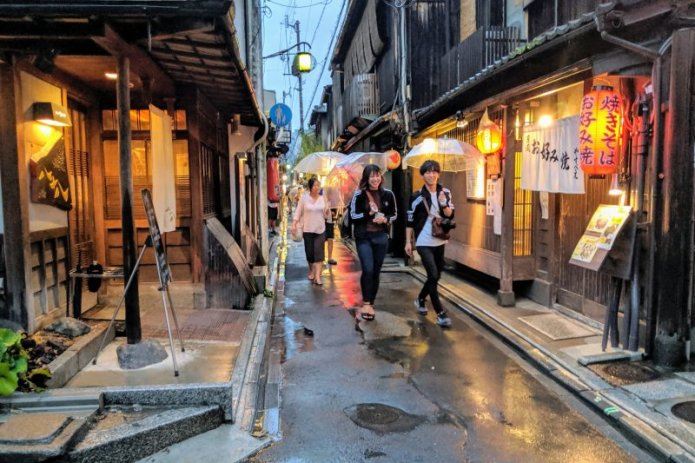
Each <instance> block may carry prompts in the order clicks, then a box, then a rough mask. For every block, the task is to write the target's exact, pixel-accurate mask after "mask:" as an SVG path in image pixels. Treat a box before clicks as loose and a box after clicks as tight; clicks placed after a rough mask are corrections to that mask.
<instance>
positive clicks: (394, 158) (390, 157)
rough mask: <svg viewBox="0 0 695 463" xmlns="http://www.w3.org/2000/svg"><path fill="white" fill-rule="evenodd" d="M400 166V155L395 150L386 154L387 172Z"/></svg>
mask: <svg viewBox="0 0 695 463" xmlns="http://www.w3.org/2000/svg"><path fill="white" fill-rule="evenodd" d="M400 165H401V153H399V152H398V151H396V150H388V151H387V152H386V167H387V168H388V170H394V169H397V168H398V166H400Z"/></svg>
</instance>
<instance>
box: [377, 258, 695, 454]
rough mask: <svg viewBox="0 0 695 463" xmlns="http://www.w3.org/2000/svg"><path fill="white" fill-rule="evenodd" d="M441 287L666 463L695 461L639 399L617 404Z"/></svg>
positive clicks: (606, 389) (593, 380) (592, 380)
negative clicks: (649, 413) (646, 409)
mask: <svg viewBox="0 0 695 463" xmlns="http://www.w3.org/2000/svg"><path fill="white" fill-rule="evenodd" d="M384 272H388V273H407V274H409V275H411V276H412V277H414V278H416V279H418V280H419V281H421V282H424V281H425V275H424V274H423V272H422V271H421V270H419V269H413V268H411V267H403V268H389V269H384ZM439 286H440V288H441V289H442V290H443V291H442V294H441V295H442V296H443V297H445V298H447V299H448V300H449V301H451V302H453V303H454V304H456V305H457V306H458V307H459V308H460V309H461V310H462V311H463V312H464V313H466V314H467V315H469V316H470V317H471V318H473V319H474V320H476V321H477V322H478V323H480V324H481V325H483V326H485V327H486V328H488V329H489V330H490V331H492V332H493V333H495V334H497V335H498V336H500V337H501V338H503V339H504V340H506V341H507V342H509V343H510V344H511V345H512V346H513V347H514V348H515V349H516V350H518V351H519V352H520V353H522V354H524V355H525V356H526V358H528V359H529V360H530V361H532V362H533V363H534V364H536V365H537V367H539V368H541V369H542V370H544V371H545V372H546V373H547V374H549V375H550V376H551V377H552V378H554V379H555V380H556V381H557V382H558V383H559V384H561V385H562V386H564V387H565V388H566V389H568V390H569V391H571V392H572V393H574V394H575V395H576V396H577V397H579V398H581V399H582V400H583V401H584V402H585V403H587V404H589V405H590V406H591V407H592V408H594V409H595V410H597V411H599V412H600V413H602V414H604V415H605V416H606V417H607V418H608V419H609V420H610V421H612V422H613V423H614V424H615V425H616V426H618V427H620V428H621V429H623V430H625V431H626V432H627V433H629V434H630V435H632V436H633V437H634V438H635V439H638V440H639V442H640V443H641V444H643V445H644V446H646V447H647V448H649V449H650V450H651V451H652V452H653V453H656V454H657V455H659V457H660V458H663V459H664V461H673V462H695V454H694V453H693V452H692V451H691V450H690V446H689V445H688V444H687V443H686V442H683V441H682V440H681V439H679V438H678V437H677V436H674V435H672V434H671V433H669V432H667V431H666V430H665V429H664V427H663V426H661V425H660V424H659V423H657V422H656V421H655V420H651V419H650V418H649V416H647V415H645V413H644V410H643V411H642V412H640V411H639V410H636V409H635V408H633V404H632V403H631V402H635V401H638V404H639V399H636V398H628V400H621V401H617V400H616V398H617V395H616V394H615V393H616V392H621V393H624V394H625V392H624V391H623V390H622V389H620V388H615V387H614V386H612V385H610V384H609V383H607V382H605V381H603V380H602V379H601V378H599V377H598V376H597V375H595V374H594V373H592V372H590V371H589V370H587V369H585V368H584V369H581V370H580V369H579V368H574V367H572V366H571V365H568V364H567V362H566V361H564V360H563V359H561V358H559V357H558V356H557V355H555V354H554V353H553V352H552V351H551V350H549V349H547V348H545V347H543V346H542V345H540V344H538V343H536V342H534V341H533V340H532V339H530V338H529V337H527V336H525V335H524V334H523V333H521V332H519V331H518V330H516V329H515V328H514V327H512V326H510V325H508V324H507V323H505V322H504V321H501V320H499V319H498V318H496V317H495V316H494V314H490V313H488V312H487V311H486V310H485V309H484V308H483V307H479V306H478V305H476V304H475V303H472V302H470V301H469V300H467V299H466V298H464V297H461V296H460V295H458V294H457V293H456V292H455V291H453V290H452V289H451V288H449V287H448V285H447V284H443V283H441V282H440V284H439Z"/></svg>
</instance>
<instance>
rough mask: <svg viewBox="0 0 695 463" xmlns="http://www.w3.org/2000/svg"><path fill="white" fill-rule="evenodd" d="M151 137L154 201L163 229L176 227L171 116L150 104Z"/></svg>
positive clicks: (171, 229) (168, 229) (168, 230)
mask: <svg viewBox="0 0 695 463" xmlns="http://www.w3.org/2000/svg"><path fill="white" fill-rule="evenodd" d="M150 136H151V139H152V200H153V203H154V211H155V214H156V215H157V222H158V224H159V229H160V231H162V232H170V231H174V230H176V165H175V163H174V146H173V140H172V134H171V118H170V117H169V115H168V114H167V113H166V111H162V110H161V109H159V108H157V107H156V106H152V105H150Z"/></svg>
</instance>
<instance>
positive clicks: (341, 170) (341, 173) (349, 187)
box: [324, 152, 388, 207]
mask: <svg viewBox="0 0 695 463" xmlns="http://www.w3.org/2000/svg"><path fill="white" fill-rule="evenodd" d="M387 161H388V160H387V157H386V155H385V154H384V153H362V152H358V153H351V154H349V155H347V156H345V157H344V158H343V159H341V160H340V162H338V163H337V164H336V165H335V167H333V170H331V172H330V173H329V174H328V177H326V181H325V182H324V183H325V185H326V186H327V187H328V188H331V189H333V190H334V191H333V195H334V196H333V197H334V198H335V200H336V201H337V202H338V205H337V206H336V207H342V206H345V205H347V203H348V202H349V201H350V199H351V198H352V195H353V193H354V192H355V190H356V189H357V187H358V186H359V184H360V179H361V178H362V171H364V167H365V166H366V165H368V164H376V165H377V166H379V167H380V168H381V170H382V172H384V171H386V165H387Z"/></svg>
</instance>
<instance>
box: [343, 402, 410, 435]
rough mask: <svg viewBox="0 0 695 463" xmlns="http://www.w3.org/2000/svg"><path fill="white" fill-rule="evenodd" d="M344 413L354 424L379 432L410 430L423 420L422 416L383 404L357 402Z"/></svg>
mask: <svg viewBox="0 0 695 463" xmlns="http://www.w3.org/2000/svg"><path fill="white" fill-rule="evenodd" d="M345 413H346V414H347V416H349V417H350V419H351V420H352V421H353V422H354V423H355V424H356V425H358V426H361V427H363V428H367V429H371V430H372V431H376V432H380V433H385V432H407V431H412V430H413V429H415V428H416V427H417V426H418V425H419V424H420V423H421V422H422V421H423V418H422V417H419V416H415V415H411V414H409V413H406V412H404V411H403V410H401V409H399V408H395V407H391V406H389V405H384V404H358V405H355V406H353V407H349V408H347V409H345Z"/></svg>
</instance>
